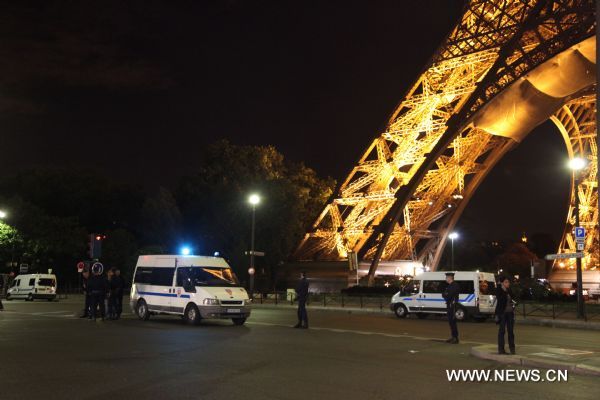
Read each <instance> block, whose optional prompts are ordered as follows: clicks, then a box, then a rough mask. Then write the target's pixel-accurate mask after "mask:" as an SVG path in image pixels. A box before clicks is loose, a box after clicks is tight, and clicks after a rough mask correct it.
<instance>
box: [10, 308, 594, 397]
mask: <svg viewBox="0 0 600 400" xmlns="http://www.w3.org/2000/svg"><path fill="white" fill-rule="evenodd" d="M80 300H81V299H78V298H74V297H71V298H69V299H67V300H61V301H59V302H46V301H42V302H37V301H36V302H23V301H17V300H14V301H6V302H4V304H5V308H6V310H5V311H3V312H0V357H1V358H0V359H1V360H2V362H1V363H0V398H1V399H2V400H5V399H6V400H12V399H33V398H44V399H48V400H50V399H61V400H62V399H106V398H110V399H111V400H116V399H129V400H131V399H136V400H137V399H202V400H204V399H209V400H210V399H240V398H260V399H261V400H263V399H285V400H289V399H291V400H295V399H306V398H310V399H330V398H341V399H348V400H353V399H361V400H364V399H394V400H395V399H398V398H399V397H400V398H402V397H410V398H412V399H448V398H458V397H461V398H462V397H469V396H474V397H477V398H485V399H496V398H503V399H504V398H506V397H519V398H521V397H526V398H528V399H538V398H539V399H564V398H566V397H569V398H581V399H587V398H589V399H592V398H594V399H595V398H597V394H598V391H599V390H600V379H599V378H598V377H597V376H591V375H581V374H579V373H578V371H577V370H575V369H567V373H568V379H566V380H563V381H560V382H550V381H543V380H541V381H540V380H538V381H532V380H518V381H514V380H513V381H507V382H505V381H500V380H497V379H476V380H477V381H469V380H468V379H463V380H460V379H459V380H452V379H450V378H449V375H448V374H449V371H450V372H452V371H461V370H462V371H469V370H478V371H488V372H492V373H506V372H510V371H513V372H514V371H517V372H519V371H520V372H528V371H532V370H534V369H536V368H541V369H540V370H539V371H541V372H540V373H542V375H543V376H545V375H544V374H547V372H549V370H546V369H544V368H542V367H540V366H531V365H524V364H523V363H522V362H521V363H520V364H519V363H517V362H516V361H515V362H514V364H504V363H502V361H497V360H491V359H482V358H478V357H474V356H473V355H471V351H472V348H479V347H480V346H486V345H487V346H491V345H493V342H494V340H495V337H496V326H495V325H494V324H493V323H460V324H459V331H460V335H461V342H460V344H458V345H449V344H446V343H444V340H445V339H446V338H447V335H448V326H447V323H446V322H445V321H444V320H443V319H438V318H428V319H425V320H419V319H416V318H414V319H413V318H409V319H403V320H400V319H397V318H395V317H394V316H393V315H391V313H389V314H385V313H378V314H377V313H371V314H367V313H354V312H331V311H318V310H316V309H312V308H311V307H309V318H310V322H311V328H310V329H308V330H299V329H292V328H291V325H293V324H294V323H295V322H296V321H295V313H294V310H292V309H291V308H274V307H271V308H267V307H264V308H260V307H256V308H255V310H253V314H252V316H251V317H250V319H249V320H248V322H247V323H246V325H245V326H234V325H233V324H232V323H231V322H230V321H203V323H202V324H201V325H200V326H194V327H190V326H186V325H184V324H183V323H182V321H181V319H180V318H177V317H170V316H153V317H152V318H151V319H150V320H149V321H140V320H138V319H137V318H136V317H135V316H134V315H132V314H131V313H130V312H129V311H128V312H127V313H126V314H124V315H123V319H122V320H120V321H105V322H101V321H97V322H92V321H88V320H83V319H79V318H75V315H76V314H77V313H78V311H79V310H80V308H81V303H80ZM515 334H516V340H517V350H518V352H519V353H520V354H519V356H525V355H526V354H525V349H529V346H541V350H540V351H537V350H535V351H533V352H534V353H536V352H537V353H544V352H548V349H553V348H560V349H567V350H569V351H572V353H569V357H579V356H581V359H578V360H583V359H584V356H585V357H587V355H588V353H584V352H592V353H595V354H597V353H599V352H600V340H598V332H595V331H589V330H576V329H563V328H549V327H542V326H530V325H520V324H518V323H517V326H516V332H515ZM573 352H581V353H580V354H577V353H573ZM527 355H531V354H529V353H527ZM545 357H546V358H548V357H547V356H545ZM561 357H562V356H561Z"/></svg>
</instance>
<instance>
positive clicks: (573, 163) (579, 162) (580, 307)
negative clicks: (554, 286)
mask: <svg viewBox="0 0 600 400" xmlns="http://www.w3.org/2000/svg"><path fill="white" fill-rule="evenodd" d="M585 167H586V162H585V160H584V159H583V158H579V157H574V158H572V159H570V160H569V168H570V169H571V171H573V188H574V190H575V228H579V183H580V182H579V178H580V177H579V171H581V170H582V169H584V168H585ZM575 263H576V265H577V318H584V315H585V304H584V302H583V271H582V267H581V258H579V257H577V258H576V259H575Z"/></svg>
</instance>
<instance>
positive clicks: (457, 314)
mask: <svg viewBox="0 0 600 400" xmlns="http://www.w3.org/2000/svg"><path fill="white" fill-rule="evenodd" d="M454 318H456V320H457V321H464V320H465V319H467V310H465V308H464V307H463V306H456V310H455V311H454Z"/></svg>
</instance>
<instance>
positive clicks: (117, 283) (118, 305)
mask: <svg viewBox="0 0 600 400" xmlns="http://www.w3.org/2000/svg"><path fill="white" fill-rule="evenodd" d="M111 288H112V289H113V290H114V293H113V294H112V295H113V296H114V305H115V314H116V315H115V319H119V318H121V313H122V312H123V291H124V289H125V280H124V279H123V277H122V276H121V270H120V269H119V268H115V275H114V276H113V279H112V284H111Z"/></svg>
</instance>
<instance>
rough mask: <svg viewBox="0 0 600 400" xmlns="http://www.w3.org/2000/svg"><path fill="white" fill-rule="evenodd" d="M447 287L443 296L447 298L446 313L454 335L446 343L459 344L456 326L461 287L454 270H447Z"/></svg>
mask: <svg viewBox="0 0 600 400" xmlns="http://www.w3.org/2000/svg"><path fill="white" fill-rule="evenodd" d="M446 283H447V285H446V288H445V289H444V292H443V293H442V297H443V298H444V300H446V314H447V315H448V323H449V324H450V332H451V333H452V337H451V338H450V339H448V340H446V343H452V344H458V328H457V327H456V316H455V315H454V313H455V312H456V305H457V304H458V294H459V292H460V288H459V287H458V283H456V282H454V272H446Z"/></svg>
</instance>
